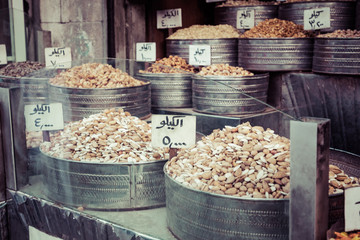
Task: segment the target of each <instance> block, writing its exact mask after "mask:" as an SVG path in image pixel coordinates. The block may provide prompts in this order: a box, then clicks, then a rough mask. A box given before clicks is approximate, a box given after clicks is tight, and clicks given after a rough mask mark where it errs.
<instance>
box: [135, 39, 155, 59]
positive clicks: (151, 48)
mask: <svg viewBox="0 0 360 240" xmlns="http://www.w3.org/2000/svg"><path fill="white" fill-rule="evenodd" d="M136 61H138V62H155V61H156V43H155V42H141V43H136Z"/></svg>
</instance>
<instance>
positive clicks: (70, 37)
mask: <svg viewBox="0 0 360 240" xmlns="http://www.w3.org/2000/svg"><path fill="white" fill-rule="evenodd" d="M36 1H38V2H39V13H40V25H41V28H42V30H43V31H50V32H51V45H52V47H70V48H71V52H72V59H73V60H81V59H89V58H106V57H107V18H106V1H103V0H92V1H82V0H35V2H36Z"/></svg>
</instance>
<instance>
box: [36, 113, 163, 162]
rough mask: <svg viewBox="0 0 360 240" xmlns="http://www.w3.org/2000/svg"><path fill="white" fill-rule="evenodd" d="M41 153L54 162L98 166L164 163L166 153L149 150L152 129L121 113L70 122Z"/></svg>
mask: <svg viewBox="0 0 360 240" xmlns="http://www.w3.org/2000/svg"><path fill="white" fill-rule="evenodd" d="M40 149H41V151H42V152H44V153H47V154H48V155H50V156H52V157H55V158H61V159H68V160H74V161H84V162H99V163H105V162H106V163H135V162H149V161H157V160H164V159H166V155H167V153H166V152H167V151H168V150H167V149H160V148H159V149H154V148H152V147H151V126H150V125H149V124H148V123H146V122H145V121H143V120H141V119H139V118H137V117H134V116H131V115H130V113H128V112H124V111H123V109H119V110H115V109H107V110H104V112H102V113H98V114H94V115H91V116H89V117H87V118H84V119H83V120H80V121H76V122H71V123H69V124H68V125H66V126H65V128H64V130H62V131H60V132H58V133H56V134H54V135H53V136H51V142H44V143H42V144H41V145H40Z"/></svg>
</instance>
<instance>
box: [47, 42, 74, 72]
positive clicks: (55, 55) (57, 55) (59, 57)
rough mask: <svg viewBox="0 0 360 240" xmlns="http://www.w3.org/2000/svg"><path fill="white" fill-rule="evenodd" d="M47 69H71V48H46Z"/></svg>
mask: <svg viewBox="0 0 360 240" xmlns="http://www.w3.org/2000/svg"><path fill="white" fill-rule="evenodd" d="M45 64H46V67H54V68H70V67H71V48H69V47H61V48H45Z"/></svg>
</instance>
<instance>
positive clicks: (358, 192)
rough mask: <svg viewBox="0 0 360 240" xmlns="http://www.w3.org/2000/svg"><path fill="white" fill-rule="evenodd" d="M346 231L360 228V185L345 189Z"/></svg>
mask: <svg viewBox="0 0 360 240" xmlns="http://www.w3.org/2000/svg"><path fill="white" fill-rule="evenodd" d="M344 208H345V231H346V232H349V231H354V230H360V187H352V188H347V189H345V206H344Z"/></svg>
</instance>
